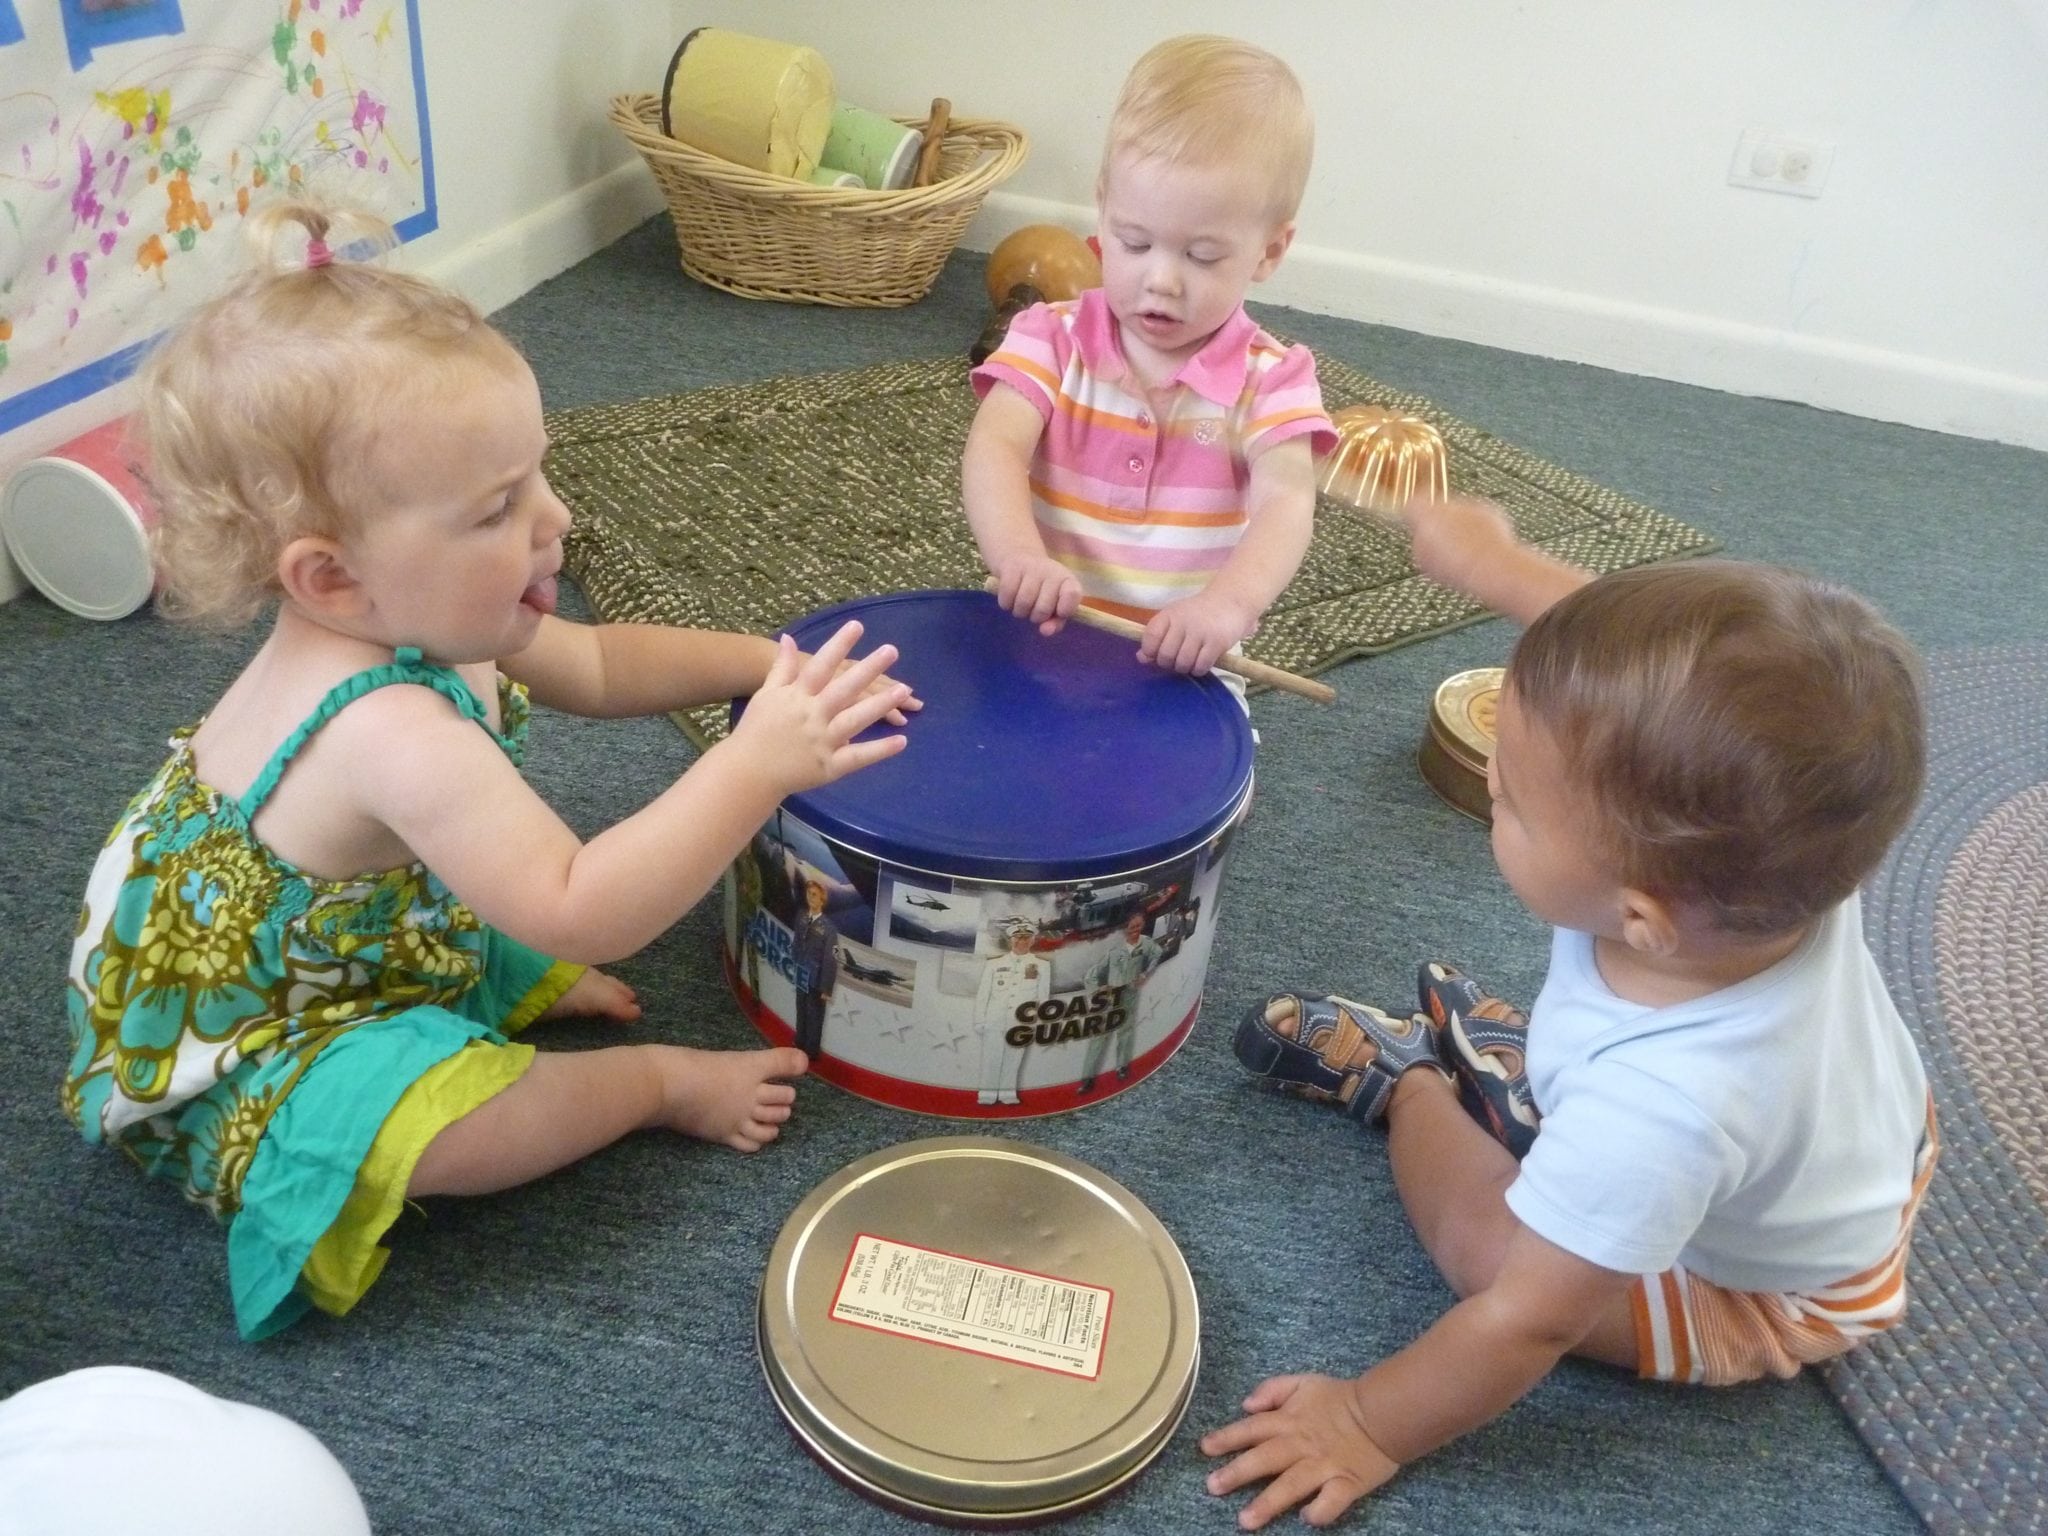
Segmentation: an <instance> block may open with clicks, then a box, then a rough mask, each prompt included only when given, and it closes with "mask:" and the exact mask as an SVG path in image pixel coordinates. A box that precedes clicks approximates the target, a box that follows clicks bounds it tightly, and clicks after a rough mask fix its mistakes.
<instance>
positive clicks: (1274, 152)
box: [1096, 33, 1315, 224]
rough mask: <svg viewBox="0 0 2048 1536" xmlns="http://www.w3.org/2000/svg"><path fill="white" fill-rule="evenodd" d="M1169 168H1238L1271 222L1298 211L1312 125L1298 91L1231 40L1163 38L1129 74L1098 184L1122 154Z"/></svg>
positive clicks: (1260, 55)
mask: <svg viewBox="0 0 2048 1536" xmlns="http://www.w3.org/2000/svg"><path fill="white" fill-rule="evenodd" d="M1126 150H1128V151H1131V152H1133V153H1136V154H1140V155H1147V156H1151V155H1156V156H1158V157H1159V158H1161V159H1163V160H1166V161H1168V162H1169V163H1174V164H1187V165H1203V166H1209V165H1229V166H1243V167H1244V168H1245V169H1246V170H1247V171H1249V172H1251V173H1252V174H1254V175H1256V176H1258V177H1260V178H1261V179H1262V180H1263V181H1264V183H1265V185H1266V188H1267V197H1268V207H1269V211H1270V212H1271V214H1272V216H1273V219H1274V220H1275V222H1277V223H1281V224H1284V223H1286V222H1287V221H1288V220H1289V219H1291V218H1293V217H1294V215H1295V213H1296V211H1297V210H1298V209H1299V208H1300V207H1301V194H1302V189H1303V188H1304V187H1306V186H1307V185H1308V168H1309V162H1310V160H1311V159H1313V158H1314V155H1315V119H1314V117H1313V116H1312V115H1311V114H1310V112H1309V108H1308V98H1307V97H1306V96H1305V95H1304V94H1303V93H1302V89H1301V82H1300V81H1299V80H1297V79H1296V78H1295V76H1294V71H1293V70H1291V69H1289V68H1288V67H1287V65H1286V64H1285V63H1283V62H1282V61H1281V60H1280V59H1279V58H1277V57H1276V56H1275V55H1273V54H1271V53H1268V52H1267V51H1266V50H1265V49H1263V48H1256V47H1254V46H1253V45H1252V44H1250V43H1244V42H1239V41H1238V40H1237V39H1236V38H1234V37H1213V36H1209V35H1206V34H1202V33H1193V34H1190V35H1188V36H1186V37H1170V38H1168V39H1167V40H1166V41H1165V42H1163V43H1160V44H1158V45H1157V46H1156V47H1154V48H1152V49H1151V50H1150V51H1149V52H1148V53H1146V54H1145V56H1144V57H1143V58H1141V59H1139V60H1138V62H1137V63H1136V64H1134V65H1133V66H1132V67H1131V73H1130V75H1129V76H1128V77H1127V78H1126V79H1125V81H1124V88H1123V92H1122V94H1121V95H1119V96H1118V97H1117V103H1116V110H1115V111H1114V112H1112V113H1111V114H1110V119H1109V141H1108V144H1107V146H1106V147H1105V148H1104V150H1103V155H1102V170H1101V172H1100V174H1099V175H1098V177H1097V180H1096V191H1097V195H1098V196H1099V195H1100V193H1101V189H1102V187H1103V186H1104V185H1105V184H1106V183H1107V181H1108V179H1109V164H1110V161H1111V160H1113V159H1115V158H1116V156H1117V155H1118V154H1120V153H1122V152H1124V151H1126Z"/></svg>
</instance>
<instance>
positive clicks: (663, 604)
mask: <svg viewBox="0 0 2048 1536" xmlns="http://www.w3.org/2000/svg"><path fill="white" fill-rule="evenodd" d="M1317 373H1318V376H1319V377H1320V379H1321V381H1322V387H1323V400H1324V404H1325V405H1326V406H1327V407H1328V408H1329V409H1331V410H1333V411H1334V410H1336V409H1337V408H1339V407H1340V406H1345V405H1352V404H1357V403H1370V404H1374V405H1383V406H1387V407H1390V408H1392V409H1396V410H1400V411H1406V412H1410V413H1412V414H1414V415H1417V416H1420V417H1423V418H1424V419H1425V420H1427V421H1429V422H1430V423H1431V424H1432V425H1434V426H1435V427H1436V428H1437V430H1438V431H1440V432H1441V433H1442V434H1443V436H1444V441H1445V444H1446V446H1447V447H1448V449H1449V450H1450V473H1451V484H1452V487H1453V489H1455V490H1459V491H1465V492H1471V493H1474V494H1477V495H1482V496H1487V497H1491V498H1492V499H1493V500H1495V501H1497V502H1499V503H1501V504H1502V505H1503V506H1504V507H1506V508H1507V510H1508V513H1509V515H1510V516H1511V517H1512V518H1513V519H1514V522H1515V526H1516V528H1517V529H1518V530H1519V531H1520V533H1521V535H1522V536H1523V537H1524V538H1525V539H1528V540H1530V541H1531V542H1532V543H1535V544H1539V545H1541V546H1542V547H1543V548H1545V549H1547V550H1549V551H1550V552H1551V553H1552V554H1555V555H1557V556H1558V557H1559V558H1561V559H1565V560H1569V561H1571V562H1573V563H1575V564H1578V565H1581V566H1584V567H1586V568H1587V569H1589V570H1593V571H1609V570H1618V569H1620V568H1622V567H1623V566H1631V565H1642V564H1645V563H1647V562H1649V561H1653V560H1662V559H1669V558H1672V557H1675V556H1681V555H1696V554H1700V553H1703V552H1704V551H1706V550H1709V549H1712V548H1713V547H1714V544H1713V541H1712V540H1710V539H1708V538H1707V537H1706V536H1705V535H1704V534H1701V533H1700V532H1699V531H1697V530H1696V529H1693V528H1690V527H1687V526H1686V525H1685V524H1684V523H1681V522H1678V521H1677V520H1675V519H1673V518H1670V517H1666V516H1665V515H1664V514H1663V513H1661V512H1657V511H1654V510H1652V509H1651V508H1649V507H1646V506H1643V505H1642V504H1641V503H1639V502H1634V501H1631V500H1629V499H1628V498H1627V497H1625V496H1622V495H1619V494H1617V493H1616V492H1614V491H1611V490H1608V489H1606V488H1605V487H1603V486H1599V485H1595V484H1594V483H1593V482H1592V481H1590V480H1587V479H1585V478H1583V477H1582V476H1579V475H1575V474H1573V473H1572V472H1571V471H1570V470H1567V469H1562V468H1560V467H1558V466H1557V465H1555V464H1550V463H1546V462H1545V461H1544V460H1542V459H1539V458H1536V457H1535V456H1533V455H1531V454H1528V453H1524V452H1522V451H1521V450H1520V449H1518V448H1516V447H1514V446H1512V445H1511V444H1508V443H1504V442H1502V441H1501V440H1500V439H1499V438H1496V437H1494V436H1492V435H1490V434H1489V433H1486V432H1484V431H1481V430H1480V429H1479V428H1477V427H1473V426H1470V425H1467V424H1466V423H1465V422H1462V421H1459V420H1457V419H1456V418H1454V417H1451V416H1448V415H1446V414H1445V413H1444V412H1442V411H1440V410H1438V409H1437V408H1436V407H1435V406H1433V405H1431V404H1430V403H1429V402H1428V401H1427V400H1423V399H1421V398H1419V397H1418V396H1415V395H1409V394H1404V393H1402V392H1401V391H1399V390H1394V389H1389V388H1387V387H1386V386H1385V385H1382V384H1378V383H1375V382H1374V381H1373V380H1371V379H1369V378H1366V377H1365V376H1364V375H1363V374H1361V373H1358V372H1357V371H1355V370H1354V369H1351V368H1348V367H1346V366H1344V365H1343V364H1341V363H1336V362H1328V361H1321V360H1319V361H1318V363H1317ZM974 406H975V400H974V393H973V390H972V389H971V388H970V387H969V385H968V382H967V361H966V359H965V358H964V357H952V358H935V359H928V360H923V361H917V362H905V363H885V364H881V365H878V366H874V367H868V368H859V369H854V370H850V371H847V372H841V373H827V374H816V375H810V376H805V377H799V378H784V379H771V380H769V381H767V382H766V383H761V384H742V385H728V386H723V387H719V388H714V389H704V390H696V391H692V392H690V393H686V394H679V395H669V396H664V397H659V398H655V399H650V400H637V401H632V402H628V403H626V404H622V405H600V406H586V407H582V408H579V409H576V410H568V411H558V412H555V413H553V414H551V415H550V416H549V417H548V420H547V426H548V431H549V434H550V438H551V441H552V446H551V448H550V449H549V452H548V459H547V472H548V475H549V478H550V479H551V481H552V482H553V484H554V488H555V490H556V492H557V493H558V494H559V495H560V496H561V497H562V499H563V500H564V501H565V502H567V503H568V505H569V507H570V509H571V510H572V511H573V512H574V513H575V515H576V526H575V527H574V528H573V529H572V531H571V532H570V535H569V539H568V546H567V561H568V569H569V572H570V574H571V575H572V576H574V577H575V578H576V580H577V582H578V583H579V584H580V585H581V586H582V588H583V590H584V592H585V593H586V594H587V595H588V596H589V598H590V601H591V605H592V606H593V608H595V610H596V611H597V613H598V615H599V616H600V617H601V618H604V619H608V620H634V621H640V622H648V623H662V624H679V625H691V626H695V627H699V628H710V629H725V630H738V631H742V632H745V633H751V634H773V633H775V632H776V630H777V629H779V628H780V627H781V626H783V625H786V624H788V623H789V622H790V621H791V620H793V619H796V618H799V617H801V616H802V615H804V614H807V613H810V612H812V611H813V610H815V609H818V608H822V607H826V606H828V605H830V604H832V603H837V602H843V601H846V600H848V599H851V598H855V597H868V596H874V595H877V594H880V593H885V592H900V591H909V590H914V589H927V588H942V587H978V586H980V585H981V583H982V582H983V580H984V579H985V578H986V575H987V572H986V571H985V570H984V568H983V566H982V563H981V559H980V556H979V555H978V554H977V552H976V550H975V547H974V539H973V537H972V536H971V535H970V534H969V532H968V530H967V523H966V519H965V518H964V517H963V516H962V515H961V512H960V453H961V449H962V448H963V447H964V446H965V444H966V441H967V427H968V423H969V421H970V420H971V419H972V417H973V414H974ZM1483 616H1484V615H1483V614H1482V612H1481V610H1479V609H1478V608H1476V607H1474V606H1473V605H1472V604H1471V603H1469V602H1467V601H1466V600H1465V599H1464V598H1462V597H1460V596H1459V595H1457V594H1456V593H1454V592H1450V591H1447V590H1445V589H1444V588H1442V587H1440V586H1437V585H1436V584H1435V583H1433V582H1430V581H1427V580H1425V579H1424V578H1422V577H1421V576H1418V575H1417V574H1416V572H1415V568H1414V567H1413V565H1411V564H1410V563H1409V559H1408V549H1407V541H1406V540H1405V539H1404V538H1402V537H1401V536H1400V535H1399V534H1398V533H1394V532H1390V531H1389V530H1387V529H1385V528H1382V527H1381V526H1379V525H1378V524H1377V523H1375V522H1374V521H1373V520H1371V519H1370V518H1367V517H1363V516H1360V515H1359V514H1358V513H1356V512H1353V511H1351V510H1350V509H1348V508H1346V507H1344V506H1342V505H1341V504H1339V503H1336V502H1333V501H1328V500H1325V501H1323V502H1322V503H1321V504H1320V505H1319V506H1318V507H1317V515H1316V535H1315V539H1314V542H1313V543H1312V545H1311V546H1310V548H1309V552H1308V557H1307V559H1306V560H1305V561H1304V562H1303V564H1302V567H1301V570H1300V572H1299V573H1298V574H1297V575H1296V576H1295V578H1294V581H1293V583H1292V585H1290V586H1289V587H1288V589H1287V591H1286V592H1285V593H1284V594H1282V596H1281V598H1280V601H1279V602H1278V603H1277V604H1275V606H1274V607H1273V609H1272V611H1271V612H1269V613H1268V614H1267V615H1266V617H1265V620H1264V622H1263V623H1262V624H1261V625H1260V628H1259V632H1258V634H1257V635H1256V636H1254V637H1253V638H1252V640H1251V641H1250V642H1249V643H1248V644H1247V645H1246V647H1245V651H1246V654H1248V655H1250V656H1251V657H1253V658H1254V659H1256V660H1259V661H1264V662H1269V663H1271V664H1272V665H1274V666H1278V667H1284V668H1286V669H1287V670H1289V671H1292V672H1300V673H1305V674H1313V673H1316V672H1320V671H1322V670H1323V669H1325V668H1327V667H1329V666H1332V665H1334V664H1335V663H1337V662H1339V661H1342V660H1344V659H1345V658H1346V657H1350V656H1370V655H1373V654H1375V653H1378V652H1381V651H1387V650H1392V649H1393V648H1394V647H1395V646H1399V645H1405V644H1407V643H1409V642H1410V641H1414V640H1420V639H1422V638H1424V637H1425V636H1428V635H1433V634H1439V633H1441V632H1442V631H1444V630H1447V629H1452V628H1455V627H1457V626H1458V625H1461V624H1467V623H1470V622H1472V621H1473V620H1475V619H1478V618H1481V617H1483ZM723 715H724V711H723V709H722V708H714V709H707V710H698V711H695V712H694V713H693V714H692V715H691V716H690V717H688V718H687V719H679V721H678V723H679V724H681V725H682V726H683V728H684V730H685V731H687V732H688V733H689V734H690V735H691V736H692V737H694V738H696V739H697V740H698V741H699V742H700V744H701V743H702V742H704V741H707V740H710V739H714V738H715V737H716V736H717V735H719V734H720V733H721V732H722V730H723Z"/></svg>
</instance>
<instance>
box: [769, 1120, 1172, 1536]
mask: <svg viewBox="0 0 2048 1536" xmlns="http://www.w3.org/2000/svg"><path fill="white" fill-rule="evenodd" d="M1200 1337H1201V1326H1200V1316H1199V1311H1198V1307H1197V1304H1196V1300H1195V1286H1194V1279H1193V1277H1192V1276H1191V1275H1190V1274H1189V1273H1188V1267H1187V1263H1186V1261H1185V1260H1184V1259H1183V1258H1182V1257H1181V1253H1180V1249H1179V1248H1178V1247H1177V1246H1176V1245H1175V1243H1174V1241H1173V1238H1172V1236H1171V1235H1170V1234H1169V1233H1168V1232H1167V1230H1166V1228H1165V1227H1164V1226H1162V1225H1161V1224H1160V1222H1159V1219H1158V1218H1157V1217H1155V1216H1154V1215H1153V1214H1152V1213H1151V1212H1150V1211H1149V1210H1147V1209H1146V1208H1145V1206H1144V1204H1143V1203H1142V1202H1141V1201H1139V1199H1138V1198H1137V1196H1135V1195H1133V1194H1132V1193H1131V1192H1130V1191H1129V1190H1127V1189H1125V1188H1124V1187H1123V1186H1122V1185H1121V1184H1118V1183H1117V1182H1116V1181H1115V1180H1113V1179H1111V1178H1109V1177H1107V1176H1106V1175H1104V1174H1102V1173H1100V1172H1098V1171H1097V1170H1095V1169H1093V1168H1091V1167H1089V1166H1088V1165H1087V1164H1086V1163H1082V1162H1079V1161H1077V1160H1076V1159H1074V1158H1071V1157H1067V1156H1065V1155H1063V1154H1061V1153H1058V1152H1054V1151H1050V1150H1048V1149H1046V1148H1043V1147H1036V1146H1032V1145H1029V1144H1028V1143H1025V1142H1020V1141H1010V1140H1006V1139H1002V1138H997V1137H990V1136H939V1137H932V1138H929V1139H926V1140H921V1141H912V1142H906V1143H904V1144H902V1145H900V1146H896V1147H889V1148H885V1149H884V1150H882V1151H880V1152H877V1153H874V1154H873V1155H871V1156H868V1157H865V1158H862V1159H861V1160H860V1161H858V1162H856V1163H854V1164H852V1165H851V1166H849V1167H847V1168H844V1169H842V1170H841V1171H840V1172H838V1173H836V1174H834V1175H833V1176H832V1177H831V1178H829V1179H827V1180H826V1181H825V1182H824V1183H823V1184H821V1185H819V1186H818V1187H817V1188H816V1189H815V1190H813V1191H812V1192H811V1193H810V1194H809V1195H807V1196H805V1197H804V1199H803V1200H802V1202H801V1203H799V1204H798V1206H797V1208H796V1210H795V1211H793V1212H792V1213H791V1214H790V1217H789V1220H788V1221H786V1222H785V1223H784V1224H783V1227H782V1231H781V1233H780V1235H779V1236H777V1238H776V1240H775V1246H774V1248H773V1249H772V1250H771V1251H770V1253H769V1256H768V1268H767V1271H766V1273H765V1274H764V1275H763V1276H762V1280H761V1303H760V1348H761V1367H762V1370H763V1372H764V1373H765V1374H766V1376H767V1378H768V1387H769V1390H770V1392H771V1393H772V1394H773V1395H774V1398H775V1402H776V1406H777V1407H779V1408H780V1409H781V1410H782V1413H783V1416H784V1417H785V1418H787V1419H788V1420H789V1422H790V1425H791V1427H792V1428H793V1429H794V1430H795V1431H796V1433H797V1435H798V1436H799V1437H800V1438H801V1439H802V1440H803V1441H804V1442H805V1444H807V1445H808V1446H809V1447H810V1448H811V1449H812V1451H814V1452H815V1453H816V1454H817V1455H818V1456H819V1457H820V1458H821V1459H822V1460H823V1461H824V1462H825V1463H826V1465H827V1466H828V1467H830V1468H831V1469H832V1470H833V1471H835V1472H836V1473H838V1474H839V1475H840V1476H841V1477H842V1478H843V1479H844V1480H846V1481H848V1482H851V1483H852V1484H854V1486H856V1487H858V1488H860V1489H862V1490H863V1491H864V1492H867V1493H869V1494H871V1495H873V1496H874V1497H877V1498H879V1499H881V1500H882V1501H883V1502H885V1503H888V1504H891V1505H894V1506H896V1507H897V1508H899V1509H903V1510H906V1511H908V1512H910V1513H913V1514H920V1515H926V1516H930V1517H935V1518H938V1519H942V1520H946V1521H951V1522H953V1523H956V1524H964V1525H977V1524H987V1525H1015V1524H1019V1523H1023V1522H1027V1521H1031V1520H1041V1519H1049V1518H1052V1517H1054V1516H1057V1515H1063V1514H1067V1513H1070V1512H1072V1511H1073V1510H1076V1509H1079V1508H1081V1507H1082V1506H1084V1505H1086V1504H1089V1503H1092V1502H1094V1501H1095V1500H1096V1499H1099V1498H1101V1497H1103V1496H1104V1495H1106V1494H1108V1493H1111V1492H1113V1491H1114V1490H1115V1489H1117V1488H1119V1487H1121V1486H1122V1485H1123V1484H1124V1483H1126V1482H1128V1481H1129V1480H1130V1479H1131V1478H1133V1477H1135V1476H1136V1475H1137V1474H1138V1472H1139V1471H1141V1470H1142V1469H1143V1468H1144V1467H1145V1465H1146V1464H1147V1463H1148V1462H1150V1461H1151V1460H1152V1458H1153V1457H1154V1456H1156V1455H1158V1453H1159V1452H1160V1451H1161V1450H1162V1449H1164V1448H1165V1445H1166V1442H1167V1441H1168V1440H1169V1439H1170V1438H1171V1437H1172V1434H1173V1431H1174V1429H1175V1428H1176V1426H1178V1425H1179V1423H1180V1420H1181V1417H1182V1415H1183V1414H1184V1413H1185V1412H1186V1411H1187V1405H1188V1400H1189V1398H1190V1397H1191V1396H1192V1395H1193V1392H1194V1386H1195V1374H1196V1370H1197V1366H1198V1364H1199V1360H1200Z"/></svg>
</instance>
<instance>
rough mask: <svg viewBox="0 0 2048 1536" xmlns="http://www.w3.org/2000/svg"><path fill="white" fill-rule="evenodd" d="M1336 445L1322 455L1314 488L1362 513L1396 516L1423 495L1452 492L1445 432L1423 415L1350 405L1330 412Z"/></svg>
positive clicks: (1437, 496) (1432, 496) (1436, 496)
mask: <svg viewBox="0 0 2048 1536" xmlns="http://www.w3.org/2000/svg"><path fill="white" fill-rule="evenodd" d="M1330 423H1331V425H1332V426H1334V427H1335V428H1336V429H1337V446H1336V447H1335V448H1333V449H1331V450H1330V452H1329V453H1328V454H1326V455H1325V456H1324V458H1323V462H1322V465H1321V469H1320V472H1319V474H1318V476H1317V480H1316V488H1317V489H1318V490H1320V491H1321V492H1322V493H1323V494H1324V495H1325V496H1331V497H1334V498H1336V499H1337V500H1338V501H1342V502H1347V503H1349V504H1350V505H1351V506H1354V507H1356V508H1357V509H1358V510H1359V511H1361V512H1374V513H1378V514H1380V515H1381V516H1383V517H1392V516H1394V515H1395V514H1397V513H1399V512H1400V510H1401V509H1402V508H1403V507H1405V506H1407V505H1408V503H1409V502H1411V501H1413V500H1414V499H1415V498H1416V497H1418V496H1420V497H1423V498H1425V499H1427V500H1432V501H1441V500H1443V499H1444V498H1445V497H1446V496H1448V495H1450V492H1451V456H1450V451H1449V450H1448V449H1447V448H1445V447H1444V440H1443V434H1442V433H1440V432H1438V431H1437V429H1436V428H1435V427H1433V426H1431V425H1430V424H1429V423H1428V422H1426V421H1424V420H1423V419H1422V418H1421V417H1420V416H1409V415H1404V414H1403V413H1402V412H1399V411H1390V410H1388V409H1387V408H1386V407H1385V406H1380V405H1347V406H1345V407H1344V408H1343V409H1342V410H1340V411H1337V412H1335V413H1334V414H1333V415H1332V416H1331V417H1330Z"/></svg>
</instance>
